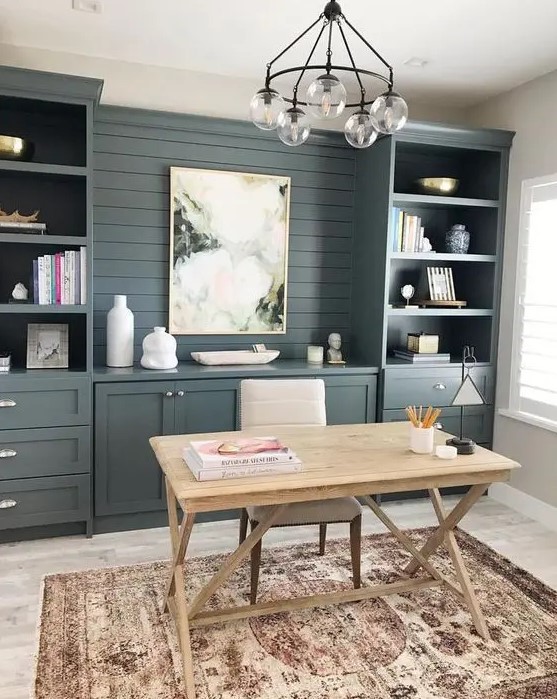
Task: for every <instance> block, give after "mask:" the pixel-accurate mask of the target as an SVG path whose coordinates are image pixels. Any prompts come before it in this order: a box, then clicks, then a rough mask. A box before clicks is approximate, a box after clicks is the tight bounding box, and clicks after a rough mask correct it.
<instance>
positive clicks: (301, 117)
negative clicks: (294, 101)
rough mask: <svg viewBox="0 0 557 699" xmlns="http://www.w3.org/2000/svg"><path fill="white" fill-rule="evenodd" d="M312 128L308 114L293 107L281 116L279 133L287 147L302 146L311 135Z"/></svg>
mask: <svg viewBox="0 0 557 699" xmlns="http://www.w3.org/2000/svg"><path fill="white" fill-rule="evenodd" d="M310 131H311V128H310V123H309V118H308V116H307V114H306V113H305V112H304V111H303V110H302V109H300V108H299V107H291V108H290V109H287V110H286V111H285V112H282V114H280V116H279V119H278V127H277V133H278V137H279V138H280V140H281V141H282V142H283V143H284V144H285V145H287V146H301V145H302V143H305V142H306V141H307V140H308V138H309V134H310Z"/></svg>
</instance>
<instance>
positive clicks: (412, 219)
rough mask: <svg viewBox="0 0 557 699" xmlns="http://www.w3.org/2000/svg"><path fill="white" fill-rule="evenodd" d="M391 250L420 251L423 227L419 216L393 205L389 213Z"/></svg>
mask: <svg viewBox="0 0 557 699" xmlns="http://www.w3.org/2000/svg"><path fill="white" fill-rule="evenodd" d="M391 231H392V242H393V252H420V251H421V249H422V243H423V239H424V227H423V226H422V219H421V217H420V216H416V215H414V214H409V213H408V212H407V211H403V210H402V209H399V208H398V207H396V206H394V207H393V209H392V213H391Z"/></svg>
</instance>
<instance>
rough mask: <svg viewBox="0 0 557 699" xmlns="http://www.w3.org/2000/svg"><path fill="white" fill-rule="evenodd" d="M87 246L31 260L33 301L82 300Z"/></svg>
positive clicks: (72, 303)
mask: <svg viewBox="0 0 557 699" xmlns="http://www.w3.org/2000/svg"><path fill="white" fill-rule="evenodd" d="M86 270H87V248H85V247H81V248H80V249H79V250H66V251H64V252H57V253H56V254H55V255H42V256H41V257H39V258H37V259H36V260H33V301H34V302H35V303H38V304H41V305H57V304H70V305H75V304H84V303H85V302H86V291H87V288H86V279H87V274H86Z"/></svg>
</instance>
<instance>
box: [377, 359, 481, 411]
mask: <svg viewBox="0 0 557 699" xmlns="http://www.w3.org/2000/svg"><path fill="white" fill-rule="evenodd" d="M471 376H472V378H473V379H474V382H475V384H476V386H477V387H478V388H479V389H480V391H481V392H482V395H483V397H484V398H485V400H486V402H487V403H493V388H494V372H493V369H491V368H487V369H486V368H483V367H482V368H479V369H475V370H474V371H472V372H471ZM383 381H384V384H383V408H385V409H390V408H405V407H406V406H407V405H424V406H425V405H436V406H439V407H443V406H446V405H450V404H451V401H452V400H453V398H454V397H455V395H456V392H457V390H458V387H459V386H460V384H461V382H462V374H461V370H460V367H454V368H447V369H446V368H444V367H441V368H437V367H436V368H431V369H425V368H424V369H422V368H419V367H412V368H410V369H404V370H402V371H399V370H394V369H387V370H386V371H384V375H383Z"/></svg>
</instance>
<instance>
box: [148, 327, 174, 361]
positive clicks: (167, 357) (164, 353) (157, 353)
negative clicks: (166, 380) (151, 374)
mask: <svg viewBox="0 0 557 699" xmlns="http://www.w3.org/2000/svg"><path fill="white" fill-rule="evenodd" d="M177 364H178V357H177V356H176V340H175V339H174V338H173V337H172V335H169V334H168V333H167V332H166V328H155V329H154V330H153V332H152V333H149V334H148V335H146V336H145V339H144V340H143V356H142V357H141V366H142V367H143V368H144V369H174V367H176V366H177Z"/></svg>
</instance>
